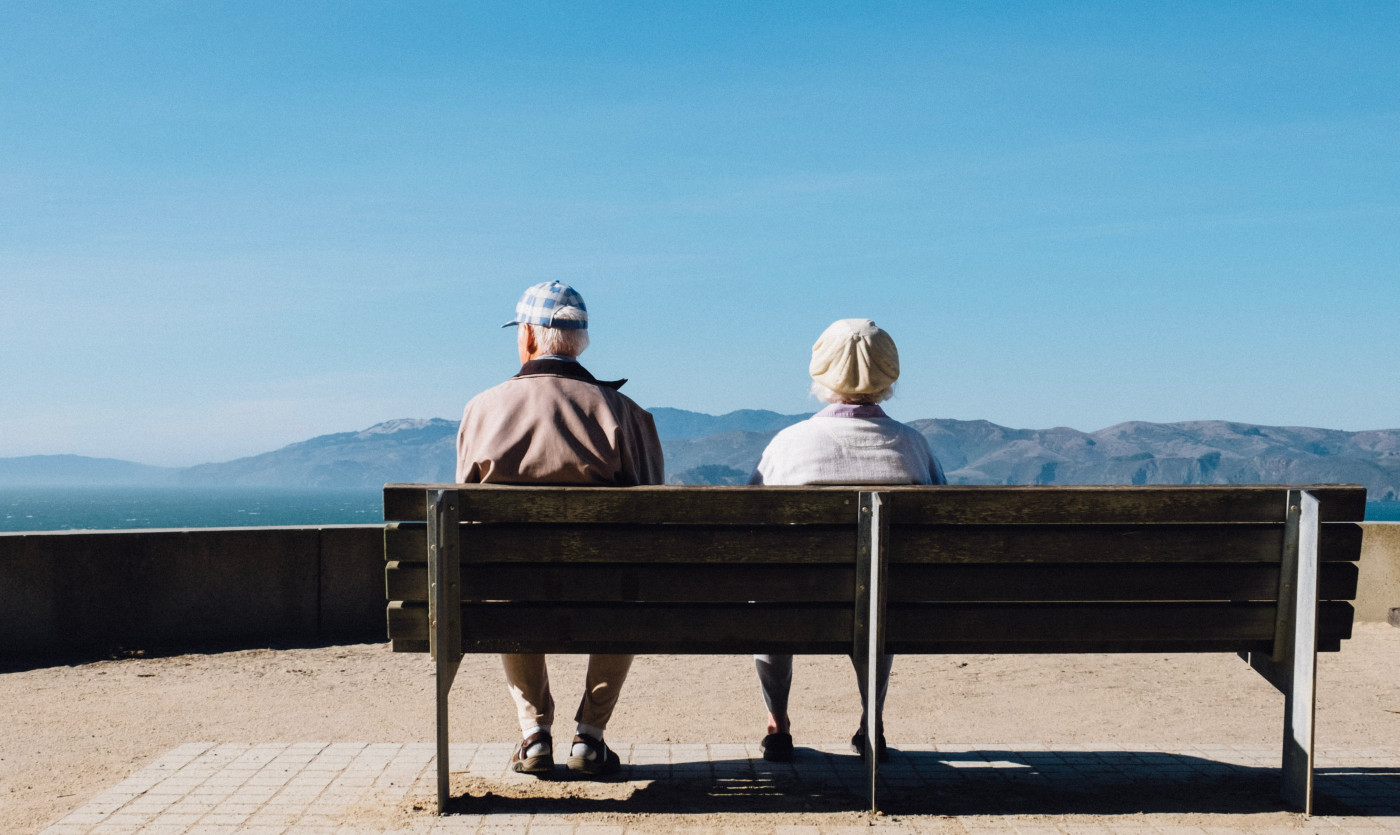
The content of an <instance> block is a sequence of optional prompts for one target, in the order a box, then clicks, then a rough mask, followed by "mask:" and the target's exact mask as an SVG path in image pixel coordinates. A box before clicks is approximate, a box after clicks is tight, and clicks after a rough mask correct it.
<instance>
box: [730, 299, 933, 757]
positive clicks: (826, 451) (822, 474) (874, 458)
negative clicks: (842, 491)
mask: <svg viewBox="0 0 1400 835" xmlns="http://www.w3.org/2000/svg"><path fill="white" fill-rule="evenodd" d="M808 370H809V371H810V372H811V375H812V394H813V395H814V396H815V397H817V398H818V399H819V400H824V401H826V403H827V404H828V405H827V406H826V408H824V409H822V410H821V411H820V412H817V413H816V414H815V415H813V416H812V417H811V418H810V419H808V420H805V421H803V422H802V423H798V424H795V425H793V426H789V427H788V428H787V429H784V430H783V431H781V432H779V433H778V434H777V435H776V436H775V437H774V438H773V440H772V441H770V442H769V444H768V447H767V449H765V450H764V451H763V457H762V459H760V460H759V462H758V469H757V470H756V471H755V472H754V474H753V477H752V478H751V479H749V483H750V484H790V485H791V484H946V483H947V479H945V478H944V477H943V469H942V467H940V466H939V464H938V459H937V458H935V457H934V456H933V451H932V450H931V449H929V445H928V441H927V440H925V439H924V436H923V435H920V434H919V433H918V432H916V431H915V430H913V429H911V428H909V427H908V426H905V425H904V424H902V423H899V422H898V421H895V420H894V419H893V418H890V417H889V416H887V415H886V414H885V411H884V409H881V408H880V406H879V405H878V404H879V403H880V402H882V401H884V400H887V399H888V398H889V397H890V396H891V395H892V394H893V393H894V381H895V380H896V379H898V377H899V352H898V351H897V350H896V349H895V345H894V340H893V339H891V338H890V335H889V334H888V333H885V332H884V331H883V330H881V329H880V328H878V327H876V325H875V323H874V322H872V321H870V320H869V319H841V320H839V321H837V322H835V323H833V324H832V325H831V327H829V328H827V329H826V331H824V332H823V333H822V335H821V337H820V338H819V339H817V343H816V344H815V345H813V346H812V363H811V365H810V367H809V369H808ZM754 663H755V665H756V666H757V668H758V680H759V683H760V684H761V685H762V687H763V701H764V702H765V703H766V704H767V706H768V731H767V736H765V737H764V738H763V742H762V743H761V745H760V747H761V748H762V750H763V758H764V759H765V760H771V761H774V762H787V761H789V760H791V759H792V729H791V724H790V722H789V720H788V712H787V711H788V692H789V691H790V690H791V689H792V656H791V655H755V656H754ZM877 678H878V681H877V683H876V696H875V721H876V727H877V728H878V729H879V735H878V736H877V737H876V740H875V750H876V754H877V757H878V758H879V759H880V760H881V761H883V760H885V759H887V758H888V756H889V755H888V753H887V752H886V750H885V737H884V722H883V718H882V714H883V712H884V705H885V690H886V689H887V688H888V686H889V680H890V656H888V655H886V656H882V657H881V658H880V659H879V665H878V670H877ZM857 681H859V676H858V677H857ZM860 703H861V718H860V726H859V730H857V731H856V734H855V736H854V737H852V738H851V747H852V749H853V750H854V751H855V752H856V753H857V754H860V755H861V756H864V755H865V727H866V717H865V711H866V710H867V709H868V708H867V699H866V693H865V691H864V688H862V690H861V694H860Z"/></svg>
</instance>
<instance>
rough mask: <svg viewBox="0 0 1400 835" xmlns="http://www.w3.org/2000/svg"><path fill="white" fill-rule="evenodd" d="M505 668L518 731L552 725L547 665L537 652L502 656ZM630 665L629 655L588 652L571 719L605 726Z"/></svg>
mask: <svg viewBox="0 0 1400 835" xmlns="http://www.w3.org/2000/svg"><path fill="white" fill-rule="evenodd" d="M501 661H502V662H504V664H505V668H506V684H507V685H508V686H509V687H510V696H511V698H512V699H514V700H515V710H516V715H517V717H518V718H519V719H520V729H521V730H522V731H525V730H528V729H530V728H533V727H535V726H536V725H553V724H554V697H553V696H552V695H550V692H549V668H548V667H547V666H545V657H544V656H543V655H540V654H533V653H532V654H509V655H502V656H501ZM631 668H632V656H630V655H590V656H588V675H587V677H586V678H585V680H584V690H583V699H582V700H580V701H579V706H578V713H577V714H576V715H575V716H574V721H576V722H580V723H582V724H584V725H592V726H593V727H595V728H606V727H607V726H608V719H609V718H611V717H612V712H613V707H615V706H616V705H617V696H618V693H620V692H621V691H622V682H624V681H626V680H627V671H628V670H630V669H631Z"/></svg>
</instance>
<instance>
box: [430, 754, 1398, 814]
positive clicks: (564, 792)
mask: <svg viewBox="0 0 1400 835" xmlns="http://www.w3.org/2000/svg"><path fill="white" fill-rule="evenodd" d="M563 775H567V772H561V774H560V775H555V776H554V777H553V778H551V779H549V780H547V781H543V782H546V783H549V784H551V787H550V788H545V787H544V786H534V785H529V786H528V789H527V790H522V791H521V792H520V793H519V795H518V796H512V793H511V792H510V790H509V786H507V785H505V784H504V782H502V783H496V782H495V781H481V782H480V784H479V785H478V786H477V788H478V789H482V790H480V791H478V792H476V793H474V794H473V793H466V794H460V795H458V796H456V797H454V798H453V799H452V801H451V803H450V804H449V805H448V808H447V810H446V811H447V813H448V814H468V813H469V814H535V815H540V814H544V815H549V814H560V815H568V814H581V813H587V812H623V813H644V814H645V813H649V814H681V815H685V814H716V813H740V814H742V813H749V814H771V813H784V812H788V813H796V812H860V811H864V810H866V809H868V808H869V801H868V797H867V794H866V791H865V788H864V787H865V780H866V772H865V767H864V764H863V763H861V762H860V760H859V759H857V758H856V757H854V756H851V755H848V754H832V753H827V752H822V751H816V750H813V749H810V748H799V749H798V750H797V754H796V757H795V758H794V762H793V763H792V764H791V765H788V764H779V763H766V762H764V761H762V760H746V759H744V760H741V759H730V760H714V761H705V760H701V761H696V762H689V763H675V764H671V765H665V764H661V765H652V764H636V765H625V766H624V767H623V771H622V773H621V774H619V775H617V777H616V778H615V779H613V780H610V781H608V782H609V783H611V784H612V786H613V787H612V788H611V789H610V790H604V789H602V788H601V787H602V786H606V785H608V783H590V782H588V781H582V780H576V779H573V778H570V777H568V776H563ZM1280 779H1281V778H1280V774H1279V769H1278V768H1267V767H1260V766H1250V765H1239V764H1234V763H1227V762H1218V761H1213V760H1209V759H1204V758H1201V757H1196V756H1190V755H1185V754H1171V753H1163V752H1160V751H1035V752H1010V751H1003V750H985V751H983V750H977V751H956V752H934V751H898V750H896V749H891V758H890V762H889V763H887V764H883V765H882V766H881V772H880V809H881V811H882V812H885V813H887V814H892V815H896V814H903V815H953V816H964V815H1134V814H1152V813H1169V814H1170V813H1175V814H1186V813H1198V814H1199V813H1205V814H1226V815H1253V814H1268V813H1276V812H1287V811H1291V810H1290V809H1289V807H1287V806H1285V805H1284V803H1283V802H1282V800H1280V799H1279V782H1280ZM589 786H592V787H599V788H593V789H589V788H587V787H589ZM483 787H484V788H483ZM517 787H519V784H517ZM541 789H543V790H541ZM1316 791H1317V800H1316V802H1315V808H1314V813H1315V814H1317V815H1361V816H1366V815H1395V814H1397V813H1400V769H1396V768H1327V769H1318V770H1317V777H1316ZM599 793H601V794H602V795H603V796H599Z"/></svg>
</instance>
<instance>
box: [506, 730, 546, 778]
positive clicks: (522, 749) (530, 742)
mask: <svg viewBox="0 0 1400 835" xmlns="http://www.w3.org/2000/svg"><path fill="white" fill-rule="evenodd" d="M510 770H511V771H518V772H520V773H521V774H545V773H548V772H550V771H553V770H554V740H552V739H550V737H549V734H547V733H544V732H540V733H537V734H534V735H532V736H528V737H526V738H525V739H522V740H521V741H520V744H519V745H517V746H515V750H514V751H512V752H511V754H510Z"/></svg>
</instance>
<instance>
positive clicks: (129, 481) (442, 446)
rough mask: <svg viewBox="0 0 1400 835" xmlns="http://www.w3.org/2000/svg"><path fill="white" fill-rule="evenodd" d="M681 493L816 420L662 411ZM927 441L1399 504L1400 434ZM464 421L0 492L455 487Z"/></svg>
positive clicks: (1075, 468) (5, 474)
mask: <svg viewBox="0 0 1400 835" xmlns="http://www.w3.org/2000/svg"><path fill="white" fill-rule="evenodd" d="M651 411H652V414H653V415H655V416H656V425H657V431H658V433H659V434H660V436H661V439H662V446H663V448H664V449H665V453H666V473H667V480H668V481H669V482H671V483H675V484H742V483H744V482H745V481H747V480H748V476H749V473H751V472H752V471H753V468H754V466H755V465H756V464H757V463H758V458H759V455H760V454H761V453H762V452H763V448H764V446H766V445H767V443H768V441H769V439H771V438H772V437H773V435H774V434H776V433H777V432H778V431H779V430H781V429H782V428H784V427H786V426H790V425H792V424H794V423H797V422H798V421H801V420H805V419H806V418H807V417H808V415H806V414H801V415H782V414H778V413H776V412H769V411H762V410H755V409H746V410H743V411H738V412H730V413H728V414H725V415H707V414H702V413H699V412H688V411H685V410H682V409H668V408H657V409H652V410H651ZM909 425H910V426H913V427H914V428H915V429H917V430H919V431H920V432H922V433H923V434H924V436H925V437H927V438H928V440H929V444H930V446H932V447H933V451H934V453H935V454H936V455H937V456H938V458H939V460H940V461H941V462H942V463H943V468H944V470H945V471H946V472H947V473H948V477H949V480H950V481H952V482H953V483H955V484H1252V483H1286V484H1308V483H1328V482H1347V483H1357V484H1362V485H1365V486H1366V488H1367V491H1368V497H1369V498H1370V499H1371V500H1373V501H1395V500H1397V499H1400V429H1383V430H1373V431H1366V432H1342V431H1337V430H1331V429H1311V428H1306V427H1279V426H1255V425H1251V424H1244V423H1228V422H1225V421H1188V422H1184V423H1144V422H1130V423H1120V424H1118V425H1116V426H1110V427H1108V428H1107V429H1100V430H1098V431H1096V432H1080V431H1078V430H1075V429H1068V428H1065V427H1057V428H1054V429H1010V428H1008V427H1005V426H998V425H997V424H995V423H990V422H988V421H982V420H975V421H960V420H946V419H941V418H929V419H924V420H916V421H912V422H911V423H910V424H909ZM456 431H457V423H456V422H455V421H448V420H441V419H426V420H424V419H407V420H394V421H388V422H386V423H380V424H377V425H375V426H371V427H370V428H368V429H365V430H363V431H360V432H342V433H337V434H334V435H322V436H320V437H316V438H312V439H310V440H307V441H302V442H300V443H296V444H292V445H290V446H286V447H283V448H282V449H279V450H275V451H273V452H266V453H263V454H262V455H255V456H252V457H249V458H240V459H237V460H234V461H227V462H224V463H220V464H200V465H198V466H194V467H185V468H163V467H149V466H145V465H142V464H135V463H132V462H129V461H117V460H113V459H103V458H84V457H81V456H76V455H38V456H27V457H23V458H0V486H9V487H13V486H36V485H81V484H86V485H117V486H138V485H149V486H156V485H185V486H205V485H226V486H250V487H378V486H380V485H383V484H385V483H386V482H393V481H398V482H443V481H451V480H452V478H453V474H454V469H455V463H454V445H455V435H456Z"/></svg>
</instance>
